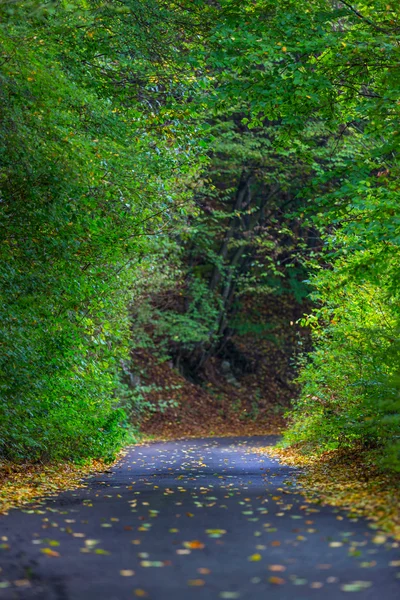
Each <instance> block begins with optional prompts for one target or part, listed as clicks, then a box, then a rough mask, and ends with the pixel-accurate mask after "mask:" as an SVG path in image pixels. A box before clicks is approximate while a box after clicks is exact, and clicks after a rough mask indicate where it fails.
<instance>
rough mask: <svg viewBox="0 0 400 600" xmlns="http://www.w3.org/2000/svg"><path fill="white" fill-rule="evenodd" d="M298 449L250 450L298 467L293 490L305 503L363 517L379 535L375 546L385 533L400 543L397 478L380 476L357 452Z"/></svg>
mask: <svg viewBox="0 0 400 600" xmlns="http://www.w3.org/2000/svg"><path fill="white" fill-rule="evenodd" d="M302 450H303V449H302V447H301V446H292V447H290V448H277V447H275V446H268V447H264V448H254V451H255V452H259V453H261V454H268V455H270V456H272V457H275V458H278V459H279V460H280V461H281V462H282V463H284V464H288V465H292V466H296V467H301V471H300V473H299V475H298V477H297V482H298V484H299V485H298V486H297V488H296V489H297V491H298V492H299V493H301V494H302V495H303V496H304V497H305V498H306V500H307V501H310V502H316V503H318V504H322V505H330V506H335V507H338V508H343V509H345V510H347V511H349V512H350V514H351V515H352V516H354V517H365V518H367V519H368V520H370V521H371V527H373V528H375V529H379V530H380V532H382V533H377V535H376V536H375V540H374V541H375V542H376V543H377V544H379V543H385V541H386V536H385V534H388V535H391V536H393V537H394V538H395V539H396V540H399V541H400V508H399V507H400V478H399V476H398V475H396V474H388V473H382V471H380V470H379V469H378V468H377V467H376V465H375V464H374V459H373V455H372V454H371V455H365V453H362V452H361V451H357V450H354V451H352V452H349V451H347V452H345V451H341V450H332V451H329V452H324V453H323V454H317V453H313V454H308V453H307V454H305V453H304V451H302ZM293 491H296V490H295V489H293ZM338 518H340V517H338Z"/></svg>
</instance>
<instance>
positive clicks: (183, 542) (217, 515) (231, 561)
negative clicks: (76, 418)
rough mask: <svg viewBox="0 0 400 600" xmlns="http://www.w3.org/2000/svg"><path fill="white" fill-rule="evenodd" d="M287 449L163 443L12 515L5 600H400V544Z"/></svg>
mask: <svg viewBox="0 0 400 600" xmlns="http://www.w3.org/2000/svg"><path fill="white" fill-rule="evenodd" d="M276 441H277V438H276V437H273V436H270V437H253V438H219V439H215V438H208V439H199V440H181V441H169V442H151V443H146V444H142V445H137V446H134V447H132V448H130V449H128V451H127V454H126V455H125V457H124V458H123V459H122V460H120V461H119V462H118V463H117V464H116V465H115V466H114V467H112V468H111V469H109V470H108V471H107V472H105V473H102V474H100V475H97V476H95V477H93V478H91V479H89V480H88V481H87V482H86V486H85V487H83V488H80V489H76V490H75V491H68V492H64V493H62V494H60V495H58V496H56V497H51V498H49V499H47V500H42V501H41V502H37V503H36V504H34V505H31V506H29V507H27V508H26V509H22V510H21V509H19V510H12V511H10V513H9V515H5V516H1V517H0V525H1V532H2V542H1V545H0V553H1V559H2V560H1V563H2V571H1V573H0V598H1V599H5V600H39V599H40V600H58V599H61V598H62V599H63V600H92V599H93V600H103V599H104V600H128V599H130V598H135V597H140V598H148V599H149V600H164V599H165V598H168V599H169V598H171V599H172V598H174V600H186V599H187V598H188V597H193V596H195V597H196V598H197V599H198V600H214V599H215V600H217V599H218V600H219V599H226V600H229V599H230V600H233V599H240V600H265V598H267V597H268V598H271V600H274V599H276V600H293V599H294V598H296V600H313V599H316V600H319V599H323V600H337V599H338V598H342V597H343V598H344V597H346V595H347V593H349V592H352V593H354V592H356V593H358V594H359V597H362V598H363V600H376V598H377V597H378V596H381V597H383V598H385V600H395V599H396V600H397V598H398V594H399V578H398V577H399V568H398V567H400V561H399V543H398V542H396V541H394V540H391V539H390V538H388V537H387V536H386V535H384V534H383V533H382V532H377V531H374V530H372V529H371V528H370V527H369V526H368V523H367V522H366V521H365V520H364V519H362V518H359V517H356V516H354V515H349V514H346V513H345V512H342V511H341V510H340V509H337V508H332V507H328V506H324V507H321V506H316V505H315V504H314V503H312V502H308V501H307V500H305V499H304V498H303V497H302V496H301V495H300V494H297V493H293V489H294V488H295V487H296V475H297V468H295V467H291V466H285V465H281V464H280V463H279V462H278V460H277V459H275V458H273V457H270V456H267V455H265V454H262V452H263V448H265V447H271V446H272V445H273V444H275V443H276Z"/></svg>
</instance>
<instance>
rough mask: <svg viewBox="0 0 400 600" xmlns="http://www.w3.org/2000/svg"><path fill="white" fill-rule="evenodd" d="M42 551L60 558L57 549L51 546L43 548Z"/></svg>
mask: <svg viewBox="0 0 400 600" xmlns="http://www.w3.org/2000/svg"><path fill="white" fill-rule="evenodd" d="M40 552H41V553H42V554H45V555H46V556H54V557H55V558H58V557H59V556H60V554H59V552H56V551H55V550H52V549H51V548H41V549H40Z"/></svg>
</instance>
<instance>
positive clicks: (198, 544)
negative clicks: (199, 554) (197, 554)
mask: <svg viewBox="0 0 400 600" xmlns="http://www.w3.org/2000/svg"><path fill="white" fill-rule="evenodd" d="M183 545H184V546H185V548H190V549H191V550H202V549H203V548H204V544H203V543H202V542H199V540H192V541H191V542H183Z"/></svg>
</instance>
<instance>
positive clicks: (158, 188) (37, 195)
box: [0, 0, 191, 459]
mask: <svg viewBox="0 0 400 600" xmlns="http://www.w3.org/2000/svg"><path fill="white" fill-rule="evenodd" d="M148 4H149V5H148V6H147V8H148V13H146V11H145V12H144V13H143V10H144V9H145V7H144V6H143V3H137V2H134V1H132V2H131V3H128V4H127V5H125V7H122V6H121V7H116V8H115V9H114V8H113V7H112V6H111V5H100V4H97V3H95V2H93V3H91V2H89V3H81V2H76V3H74V4H73V5H68V6H66V7H65V8H64V6H63V5H62V4H61V5H59V6H57V7H56V6H54V5H52V4H49V5H46V6H45V5H43V6H40V4H39V5H36V6H35V3H22V2H21V3H9V4H7V3H6V4H5V5H3V7H2V9H1V13H2V15H1V16H2V21H3V23H5V24H4V25H1V26H0V42H1V47H2V60H1V63H0V105H1V109H0V110H1V115H0V186H1V190H0V200H1V201H0V227H1V243H0V344H1V355H0V394H1V405H0V455H3V456H6V457H8V458H13V459H15V458H17V459H22V458H31V459H32V458H33V459H39V458H40V459H43V458H54V457H56V458H84V457H88V456H94V457H96V456H109V455H111V454H113V453H114V452H115V450H116V448H118V447H119V445H120V444H121V441H122V440H123V436H124V431H125V429H126V425H125V420H126V417H125V414H124V413H123V411H122V410H121V409H120V408H118V403H119V401H118V398H117V397H116V390H117V389H118V385H119V370H120V361H121V360H122V359H124V358H125V357H126V356H127V355H128V352H129V336H130V331H129V325H130V324H129V319H128V309H127V306H128V303H129V300H130V299H131V291H130V290H131V288H132V287H133V286H134V282H135V277H136V273H137V270H138V265H139V263H140V259H141V256H143V255H144V254H145V253H146V252H149V251H151V247H150V244H149V242H148V239H147V236H146V234H147V233H153V232H154V231H157V229H158V228H159V227H160V226H161V225H163V223H165V217H164V214H165V213H167V217H168V218H170V213H171V212H173V211H174V208H173V207H174V203H175V201H176V199H177V198H178V197H179V200H180V202H182V200H183V195H182V192H181V190H182V186H179V185H177V183H176V175H175V173H176V171H177V170H178V169H179V170H180V171H181V172H183V173H184V172H185V171H186V170H187V168H188V165H190V161H191V158H190V152H189V150H187V149H186V148H185V151H184V152H183V151H181V150H182V149H181V146H180V143H181V140H182V139H185V140H186V144H187V143H189V138H190V135H186V134H181V133H180V127H179V126H178V125H176V127H175V129H174V131H173V133H172V132H171V131H170V130H169V128H168V127H165V128H164V129H163V130H162V131H157V123H158V119H161V120H162V119H163V118H164V117H162V116H160V115H159V114H157V110H158V111H159V112H162V110H164V108H165V105H166V104H167V103H168V102H169V108H168V110H169V111H170V115H171V116H173V114H174V113H173V107H174V106H175V107H176V110H177V111H178V107H179V102H180V99H179V102H178V100H177V101H176V102H175V105H173V104H172V100H173V98H172V96H170V92H169V90H168V86H170V87H173V86H174V85H175V82H174V78H173V75H172V72H173V68H172V65H173V56H171V50H169V49H168V48H169V46H165V52H166V54H165V56H164V57H163V58H167V56H168V59H169V60H170V63H169V64H170V67H171V75H170V80H168V79H165V80H164V84H163V88H162V91H161V92H162V94H161V96H160V95H158V94H157V93H155V92H154V90H153V92H152V91H151V90H152V88H151V89H150V88H149V86H150V85H151V86H154V79H155V78H156V77H157V69H159V68H160V66H161V62H162V59H161V58H160V57H155V56H154V55H153V54H152V52H153V50H152V45H153V44H154V43H155V41H156V38H157V37H158V36H159V35H160V34H161V33H162V32H161V31H160V29H161V28H163V27H165V26H166V25H165V22H164V20H163V19H161V15H160V14H156V13H154V12H152V10H153V11H154V10H155V9H157V6H158V8H159V10H162V7H161V5H160V4H159V5H157V3H154V2H152V1H151V0H149V3H148ZM135 11H136V12H135ZM172 16H173V15H172ZM139 17H140V18H142V19H147V21H146V24H147V26H148V32H147V34H146V39H144V37H143V31H142V26H144V24H145V23H144V21H141V23H139V24H138V22H137V19H138V18H139ZM169 25H170V26H171V25H172V24H171V22H170V23H169ZM171 32H172V33H171ZM111 33H112V34H113V35H111ZM170 34H171V35H172V34H173V27H172V29H171V30H170ZM94 40H95V41H94ZM165 42H166V43H167V42H168V39H166V40H165ZM162 48H163V46H162V45H160V46H159V49H160V51H161V50H162ZM129 52H130V53H133V54H135V55H137V54H138V53H140V60H136V61H135V62H134V63H133V62H132V60H128V59H127V56H128V54H129ZM133 70H134V71H135V76H136V77H137V78H138V80H137V81H136V80H134V82H133V83H132V84H128V83H124V82H125V81H126V78H127V77H128V75H130V76H131V77H132V78H133V73H132V71H133ZM162 71H163V75H164V76H165V64H162ZM179 87H180V96H181V97H183V96H184V93H185V87H184V79H183V74H182V77H181V80H180V81H179ZM146 96H148V100H146ZM152 100H153V101H154V106H152V105H151V101H152ZM163 107H164V108H163ZM185 136H186V137H185ZM160 243H162V242H160Z"/></svg>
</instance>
